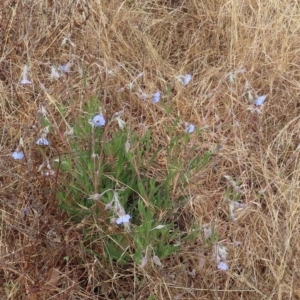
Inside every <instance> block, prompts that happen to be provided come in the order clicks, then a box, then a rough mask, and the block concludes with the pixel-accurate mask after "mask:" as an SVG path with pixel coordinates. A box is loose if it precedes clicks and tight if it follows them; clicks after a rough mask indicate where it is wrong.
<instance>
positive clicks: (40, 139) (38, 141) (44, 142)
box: [35, 138, 49, 146]
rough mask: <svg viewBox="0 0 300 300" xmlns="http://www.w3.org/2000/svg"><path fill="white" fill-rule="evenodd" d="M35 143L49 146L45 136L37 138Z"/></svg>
mask: <svg viewBox="0 0 300 300" xmlns="http://www.w3.org/2000/svg"><path fill="white" fill-rule="evenodd" d="M35 143H36V144H37V145H40V146H49V141H48V140H47V139H45V138H39V139H38V140H37V141H36V142H35Z"/></svg>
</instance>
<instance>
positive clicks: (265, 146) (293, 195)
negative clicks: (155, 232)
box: [0, 0, 300, 299]
mask: <svg viewBox="0 0 300 300" xmlns="http://www.w3.org/2000/svg"><path fill="white" fill-rule="evenodd" d="M0 12H1V14H0V36H1V41H2V43H1V46H0V49H1V64H0V65H1V69H0V73H1V74H0V75H1V77H0V79H1V81H0V91H1V92H0V97H1V101H0V105H1V116H0V124H1V127H0V128H1V131H2V135H1V156H0V170H1V173H0V180H1V181H0V188H1V193H0V200H1V201H0V208H1V209H0V212H1V227H0V247H1V248H0V266H1V270H0V295H1V296H2V298H1V299H148V297H149V296H150V295H151V294H154V295H156V297H157V298H156V299H298V298H300V274H299V268H300V254H299V253H300V252H299V240H300V230H299V223H300V219H299V208H300V198H299V195H300V185H299V179H300V178H299V177H300V171H299V160H298V154H299V148H297V147H298V145H299V143H300V133H299V132H300V123H299V100H298V96H299V94H300V85H299V79H300V76H299V74H300V73H299V63H300V53H299V52H300V50H299V45H300V43H299V41H300V40H299V34H300V23H299V14H300V6H299V5H298V3H297V1H292V0H287V1H278V0H273V1H261V0H258V1H253V0H249V1H237V0H231V1H227V2H224V1H221V0H214V1H208V0H203V1H196V0H188V1H187V0H186V1H184V0H168V1H167V0H166V1H158V0H154V1H150V0H136V1H134V0H131V1H129V0H128V1H119V0H110V1H100V0H99V1H71V0H61V1H53V0H52V1H50V0H47V1H37V0H31V1H30V0H24V1H20V0H13V1H11V0H8V1H3V2H2V3H1V4H0ZM67 35H70V38H71V41H72V42H73V43H74V45H75V46H74V47H73V46H71V45H69V44H68V45H67V46H66V47H61V42H62V40H63V38H64V37H65V36H67ZM69 60H73V62H74V66H73V70H74V71H73V72H72V74H71V75H70V76H68V77H64V78H62V79H60V80H58V81H55V82H51V81H50V66H51V65H52V64H63V63H66V62H68V61H69ZM24 64H29V65H30V67H31V75H32V76H31V78H32V81H33V84H32V85H26V86H23V85H19V84H18V82H19V80H20V74H21V71H22V67H23V65H24ZM79 67H82V68H83V69H84V71H85V73H86V78H85V81H86V83H85V82H84V80H83V78H82V77H81V76H80V74H79V72H78V68H79ZM242 68H245V69H246V72H245V73H241V74H237V76H236V80H235V81H234V82H233V83H230V80H229V76H228V74H229V73H230V72H235V71H237V70H239V69H242ZM106 69H108V70H112V71H113V73H112V74H109V73H108V72H107V71H106ZM142 71H143V72H144V75H143V78H142V81H141V82H140V85H141V87H142V88H143V90H144V91H145V92H146V93H153V91H156V90H157V89H159V90H161V91H165V90H166V89H167V87H168V85H170V84H173V83H174V78H175V76H177V75H180V74H187V73H190V74H193V79H192V81H191V83H190V84H189V85H187V86H186V87H185V88H182V87H181V86H180V85H179V84H178V83H174V87H173V89H172V91H171V95H170V96H168V97H167V96H164V102H165V103H166V105H172V106H174V107H175V109H174V110H173V111H172V115H171V116H170V115H167V114H166V113H165V111H164V109H162V106H161V105H160V104H159V105H157V106H154V105H152V104H151V103H148V104H147V103H146V102H142V101H141V100H140V99H138V97H137V95H135V94H131V93H130V92H129V91H128V90H125V91H124V92H119V91H118V90H119V89H120V88H121V87H124V86H125V85H126V84H128V83H129V82H130V81H131V80H132V79H133V78H134V77H135V76H136V75H137V74H138V73H140V72H142ZM246 82H249V83H250V84H251V86H252V88H253V89H254V90H255V92H256V93H257V94H258V95H262V94H267V95H268V97H267V101H266V103H265V104H264V107H263V108H262V109H261V111H262V113H261V114H259V113H258V112H253V111H251V109H253V108H254V105H253V103H250V102H249V100H248V99H247V97H246V94H245V92H246V91H245V84H246ZM40 83H42V84H43V85H44V86H45V87H46V88H47V89H48V94H49V95H51V98H49V97H47V95H46V93H45V91H44V90H43V88H41V87H40ZM95 95H98V96H99V98H100V99H101V105H102V107H103V110H104V112H105V115H106V117H107V119H109V118H110V117H111V116H112V115H113V114H114V113H115V112H117V111H120V110H121V109H123V108H125V118H126V122H127V124H130V126H131V128H132V129H133V130H134V129H138V128H139V127H138V124H139V123H140V122H144V123H145V124H146V125H148V126H150V127H151V130H152V134H153V151H155V150H156V149H157V147H158V146H159V145H164V144H165V143H166V142H167V137H166V136H164V135H163V132H164V131H163V128H164V126H165V124H168V123H172V122H174V120H175V119H176V118H177V117H178V116H180V117H181V119H183V120H184V121H187V122H193V123H195V124H196V125H197V126H198V127H200V128H205V129H204V130H203V131H202V133H201V135H200V138H199V137H197V136H196V135H191V139H190V143H189V147H191V148H190V149H192V147H196V150H194V151H198V153H199V155H201V154H203V153H204V151H206V150H212V149H215V150H214V154H213V159H212V161H211V163H210V164H209V166H207V167H206V168H205V169H204V170H202V171H201V172H200V173H197V174H193V176H191V177H190V178H189V185H188V187H187V188H186V190H185V191H184V192H185V193H188V194H189V199H188V200H187V201H186V205H185V206H184V207H182V208H181V211H180V216H181V217H180V220H181V221H180V222H182V223H184V224H185V226H188V225H189V222H188V220H189V219H195V220H196V221H197V222H198V224H199V225H200V226H202V225H203V224H207V223H211V224H213V225H214V228H215V231H216V232H217V234H218V236H219V238H220V243H221V244H223V245H226V247H227V249H228V256H229V258H228V264H229V270H228V271H226V272H222V271H219V270H218V269H217V268H216V264H215V262H214V260H213V258H212V253H213V247H212V246H206V244H205V243H204V236H203V233H200V234H199V237H198V240H197V242H195V243H192V244H188V243H187V244H186V245H184V247H185V248H184V250H185V251H183V253H182V254H181V255H179V254H177V255H174V256H172V257H171V258H169V259H167V260H166V261H163V265H164V267H163V268H162V269H160V268H157V267H155V266H151V265H149V266H147V267H145V268H144V269H142V268H140V267H139V266H137V265H131V266H127V267H126V269H124V268H121V267H119V266H117V265H111V264H109V263H105V262H104V261H103V262H99V261H97V260H96V259H95V258H94V256H93V255H92V254H88V253H86V252H85V251H84V246H85V245H84V243H83V242H82V228H83V226H93V224H92V223H90V224H89V223H87V224H79V225H77V226H75V225H74V224H71V223H70V222H69V221H68V218H67V216H66V215H65V214H64V213H62V212H60V210H59V209H58V207H57V202H56V198H55V193H50V190H53V189H54V190H55V186H56V184H58V185H64V184H67V182H63V181H61V182H60V178H59V177H58V178H55V179H53V178H50V179H48V178H44V177H43V176H41V174H40V173H38V172H37V170H38V167H39V165H40V164H41V163H42V162H43V157H41V153H40V152H39V151H37V149H36V147H34V146H32V145H34V142H35V140H36V139H37V138H38V137H39V135H40V130H41V128H40V127H39V125H38V124H39V123H38V115H37V111H38V110H39V108H40V107H41V106H45V107H46V108H47V110H48V112H49V117H50V119H51V122H53V124H55V125H56V126H57V129H56V134H55V135H53V136H51V142H52V143H53V145H55V148H57V149H59V151H61V152H68V151H70V149H69V148H68V144H67V142H66V141H65V139H64V135H63V134H64V132H65V130H66V129H67V128H68V125H70V126H72V123H73V122H74V120H75V119H76V118H77V116H78V115H79V114H81V113H83V106H84V105H85V104H86V103H87V102H88V101H89V99H90V98H91V97H94V96H95ZM58 105H64V107H66V110H67V113H66V115H67V117H66V118H62V117H61V115H60V113H59V111H58ZM249 108H250V109H249ZM20 137H23V139H24V143H25V144H24V152H25V155H26V160H25V162H24V161H21V162H16V161H13V160H12V158H11V151H12V150H14V149H15V147H16V145H17V144H18V141H19V138H20ZM49 152H50V153H48V154H47V155H49V156H51V155H55V152H56V149H54V148H53V147H52V148H51V149H50V150H49ZM188 154H189V151H186V152H185V153H182V156H183V157H185V159H186V160H187V161H188V159H189V155H188ZM165 161H166V157H165V154H164V153H160V156H159V159H158V161H157V166H158V168H157V169H155V170H152V171H150V170H149V173H151V172H152V173H153V172H156V173H157V174H159V175H157V176H158V177H159V178H160V176H162V177H161V180H163V174H164V172H165ZM224 175H228V176H231V177H232V178H233V179H234V180H235V181H239V182H241V183H242V184H243V185H244V186H243V195H242V201H243V202H244V203H246V204H247V208H246V209H243V210H241V211H240V213H238V214H237V218H236V220H235V221H228V220H227V218H226V216H227V215H228V211H229V207H228V202H227V200H226V191H227V190H228V189H229V188H230V184H229V182H228V180H226V179H225V177H224ZM56 180H57V181H58V182H56ZM171 188H172V190H173V193H174V197H175V194H176V196H177V194H180V193H182V191H180V189H179V187H177V186H176V180H175V181H174V186H173V187H171ZM177 188H178V189H177ZM24 207H28V208H29V210H30V213H28V214H25V215H24V213H22V211H23V209H24ZM96 229H97V228H91V230H96ZM237 242H241V243H240V244H239V246H237ZM100 245H101V244H100ZM93 247H94V251H96V252H97V251H98V252H99V253H101V251H102V249H97V247H99V246H97V245H95V246H93ZM66 256H68V257H69V260H68V261H66V260H65V259H64V257H66ZM153 299H154V298H153Z"/></svg>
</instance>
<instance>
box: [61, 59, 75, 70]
mask: <svg viewBox="0 0 300 300" xmlns="http://www.w3.org/2000/svg"><path fill="white" fill-rule="evenodd" d="M72 66H73V63H72V62H70V61H69V62H68V63H67V64H66V65H60V66H59V68H60V69H61V71H63V72H64V73H71V67H72Z"/></svg>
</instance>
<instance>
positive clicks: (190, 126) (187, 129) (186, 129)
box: [185, 123, 195, 133]
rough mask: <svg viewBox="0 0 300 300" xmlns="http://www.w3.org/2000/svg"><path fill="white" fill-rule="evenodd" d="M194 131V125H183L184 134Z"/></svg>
mask: <svg viewBox="0 0 300 300" xmlns="http://www.w3.org/2000/svg"><path fill="white" fill-rule="evenodd" d="M194 131H195V125H194V124H189V123H187V124H186V125H185V132H186V133H193V132H194Z"/></svg>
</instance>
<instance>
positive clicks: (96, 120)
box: [92, 114, 106, 127]
mask: <svg viewBox="0 0 300 300" xmlns="http://www.w3.org/2000/svg"><path fill="white" fill-rule="evenodd" d="M92 123H93V125H94V126H95V127H102V126H104V125H105V123H106V121H105V119H104V117H103V115H102V114H97V115H95V116H94V117H93V119H92Z"/></svg>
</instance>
